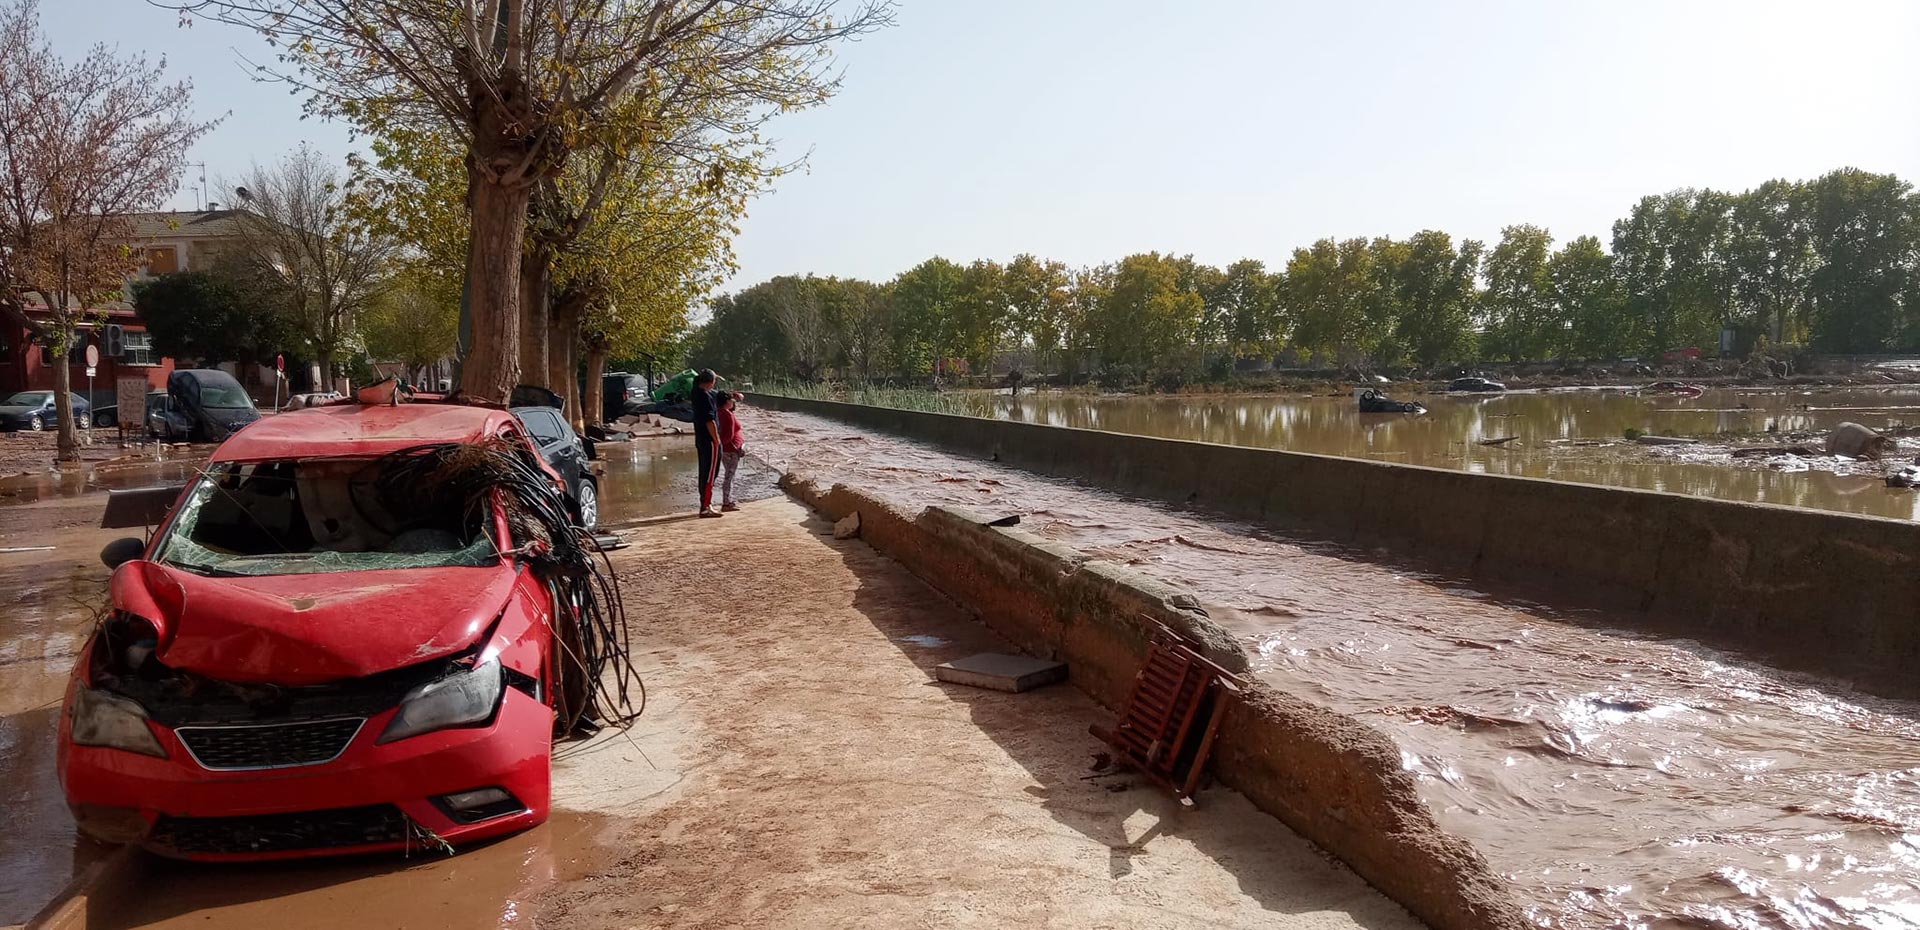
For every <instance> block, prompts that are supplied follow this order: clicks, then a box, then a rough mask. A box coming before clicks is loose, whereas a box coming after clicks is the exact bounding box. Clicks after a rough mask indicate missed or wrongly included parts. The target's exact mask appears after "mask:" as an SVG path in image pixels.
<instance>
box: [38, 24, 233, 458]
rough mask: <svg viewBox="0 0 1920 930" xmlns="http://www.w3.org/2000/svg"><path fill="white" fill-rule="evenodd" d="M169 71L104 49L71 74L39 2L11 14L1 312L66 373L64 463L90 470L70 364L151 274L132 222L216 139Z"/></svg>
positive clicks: (61, 387)
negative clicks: (203, 142) (204, 139)
mask: <svg viewBox="0 0 1920 930" xmlns="http://www.w3.org/2000/svg"><path fill="white" fill-rule="evenodd" d="M165 67H166V63H165V62H164V61H162V62H161V63H160V64H158V65H149V64H148V63H147V60H146V58H145V57H142V56H134V57H126V58H123V57H120V56H119V55H118V54H117V53H116V52H115V50H113V49H110V48H108V47H107V46H105V45H95V46H94V47H92V48H91V49H89V50H88V51H87V53H86V54H85V55H83V56H81V58H80V60H78V61H75V62H73V63H71V64H68V63H65V62H62V61H61V60H60V59H59V58H58V57H56V56H55V55H54V53H53V48H52V46H51V45H50V44H49V43H48V41H47V39H46V36H45V35H44V34H43V33H42V32H41V29H40V15H39V8H38V3H37V2H36V0H0V184H4V187H5V189H4V191H3V192H0V200H4V203H0V311H4V313H5V315H6V316H7V317H9V318H11V319H13V320H14V321H15V322H17V323H20V324H22V325H24V326H25V327H26V328H27V329H28V330H29V331H30V332H32V333H33V335H34V338H35V340H36V341H38V342H40V343H41V344H43V345H45V346H46V347H47V348H48V349H49V351H50V352H51V353H52V354H53V357H54V358H55V359H56V360H57V361H56V362H55V364H54V366H53V371H54V387H55V391H54V394H55V400H54V404H55V409H56V410H57V411H58V414H59V418H60V438H59V452H58V457H59V459H60V460H61V461H76V460H78V459H79V457H80V449H79V437H78V434H77V433H76V431H75V423H74V420H73V405H72V403H71V401H70V399H69V394H70V391H71V389H72V377H73V376H72V372H71V371H70V370H69V366H68V364H67V353H68V351H69V350H70V349H71V348H72V347H73V345H74V340H75V337H76V334H77V333H78V331H79V328H80V326H81V324H82V323H85V322H87V321H88V320H89V319H98V318H100V317H101V316H102V313H101V312H100V311H99V310H97V309H92V308H94V307H96V306H97V305H98V304H99V303H102V302H104V301H107V300H110V299H112V298H115V297H117V296H120V295H121V293H122V290H123V288H124V287H125V284H126V278H127V275H129V274H131V273H132V272H133V271H134V270H136V269H137V268H138V267H139V265H140V260H141V257H140V255H139V254H138V253H137V252H136V251H135V250H134V249H133V247H132V244H131V243H132V236H133V216H132V214H135V213H139V212H142V211H147V210H152V209H155V208H156V207H158V206H159V205H160V204H161V203H162V202H164V201H165V200H166V198H167V197H168V196H170V195H171V194H172V193H173V192H174V191H175V190H176V189H177V188H178V187H179V183H180V172H181V170H182V168H183V166H184V161H185V158H186V153H187V149H188V147H190V146H191V145H192V144H193V142H194V140H195V139H198V138H199V137H200V136H201V135H203V134H205V133H206V131H207V130H209V129H211V128H213V124H212V123H203V122H196V121H195V120H194V119H193V117H192V105H191V92H192V85H191V84H190V83H188V82H185V81H181V82H179V83H174V84H168V83H166V82H165V80H164V77H165V74H164V71H165ZM30 295H31V297H30ZM29 299H38V300H39V301H40V302H42V303H44V304H45V305H46V307H47V314H46V318H45V320H44V321H41V320H35V319H32V318H30V317H29V316H28V314H27V311H26V307H27V301H28V300H29Z"/></svg>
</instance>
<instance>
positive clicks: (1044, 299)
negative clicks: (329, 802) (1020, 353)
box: [1003, 253, 1073, 368]
mask: <svg viewBox="0 0 1920 930" xmlns="http://www.w3.org/2000/svg"><path fill="white" fill-rule="evenodd" d="M1003 281H1004V286H1005V289H1006V298H1007V312H1008V314H1009V317H1010V318H1009V320H1008V325H1009V327H1010V328H1011V329H1012V330H1013V332H1015V333H1017V334H1018V335H1020V336H1023V337H1025V338H1026V340H1027V342H1028V344H1029V345H1031V346H1032V347H1033V351H1034V355H1035V359H1036V361H1042V362H1044V361H1045V360H1048V359H1051V360H1052V361H1053V363H1054V366H1055V367H1056V368H1065V367H1066V360H1065V354H1064V350H1065V344H1066V336H1067V331H1068V329H1069V328H1070V324H1069V322H1068V317H1069V314H1070V310H1071V305H1072V300H1073V291H1072V284H1073V275H1072V274H1071V273H1070V272H1069V271H1068V270H1067V266H1066V265H1065V264H1062V263H1060V262H1055V261H1042V260H1041V259H1039V258H1036V257H1034V256H1033V255H1030V254H1026V253H1022V254H1020V255H1016V256H1014V257H1013V261H1011V262H1008V263H1007V268H1006V274H1005V276H1004V278H1003Z"/></svg>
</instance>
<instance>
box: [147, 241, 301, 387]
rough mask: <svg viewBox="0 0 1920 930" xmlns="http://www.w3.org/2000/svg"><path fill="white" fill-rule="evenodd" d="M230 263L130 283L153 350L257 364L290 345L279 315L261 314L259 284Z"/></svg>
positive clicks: (182, 356) (210, 360)
mask: <svg viewBox="0 0 1920 930" xmlns="http://www.w3.org/2000/svg"><path fill="white" fill-rule="evenodd" d="M239 271H240V269H238V268H236V267H234V265H232V264H231V263H223V264H221V265H216V266H215V267H214V268H213V269H212V270H208V271H180V272H175V273H173V274H164V275H161V276H159V277H157V278H151V279H149V280H146V281H141V282H139V283H137V284H135V285H134V286H133V308H134V310H135V311H136V312H138V313H139V314H140V320H141V322H143V323H145V324H146V327H147V332H148V333H150V334H151V335H152V336H153V349H154V351H155V352H156V353H158V354H160V355H165V356H169V357H172V358H178V359H198V360H199V361H200V362H202V363H203V364H205V365H208V366H212V365H218V364H220V363H221V362H257V361H261V360H263V359H267V358H268V357H269V356H271V355H272V354H273V353H274V352H275V351H277V350H278V349H281V348H286V347H289V346H291V344H292V342H293V341H294V338H293V337H292V335H291V334H289V333H287V332H285V331H284V326H283V325H282V321H281V317H280V316H279V315H278V314H274V313H262V312H260V308H261V307H262V306H263V305H264V302H263V301H262V300H261V298H260V293H261V291H262V289H263V283H262V282H259V281H255V280H252V279H249V278H246V277H244V276H243V275H241V274H240V273H239Z"/></svg>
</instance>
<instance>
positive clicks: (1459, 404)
mask: <svg viewBox="0 0 1920 930" xmlns="http://www.w3.org/2000/svg"><path fill="white" fill-rule="evenodd" d="M1382 387H1384V388H1386V389H1388V391H1389V393H1392V394H1393V396H1396V397H1400V398H1402V399H1406V400H1418V401H1420V402H1422V403H1424V404H1426V406H1427V408H1428V409H1427V413H1426V414H1424V415H1417V416H1416V415H1407V414H1381V413H1366V414H1363V413H1361V412H1359V409H1358V407H1357V405H1356V404H1355V403H1354V400H1353V398H1352V397H1350V396H1343V397H1326V396H1307V395H1297V394H1296V395H1268V396H1245V395H1233V396H1217V397H1210V396H1205V395H1192V396H1185V395H1174V396H1167V395H1160V396H1144V397H1143V396H1135V395H1097V394H1083V393H1074V392H1063V391H1044V392H1037V393H1032V392H1030V393H1025V394H1021V395H1019V396H1018V397H1011V396H1008V395H1007V394H1006V393H1005V392H1000V393H995V394H989V393H985V392H956V393H954V394H952V395H949V396H950V397H953V398H955V399H956V400H957V401H958V402H959V403H960V404H962V405H963V406H965V407H967V408H969V409H970V410H971V411H972V412H974V413H975V414H977V415H990V416H994V417H998V418H1001V419H1012V420H1020V421H1024V422H1028V423H1042V424H1046V425H1049V426H1072V427H1079V428H1083V429H1102V430H1111V431H1114V432H1121V433H1137V434H1141V435H1146V436H1163V437H1167V438H1172V439H1197V440H1202V441H1205V442H1217V443H1224V444H1228V445H1237V446H1253V447H1256V448H1262V449H1289V450H1293V451H1297V452H1316V453H1322V454H1326V455H1342V456H1349V457H1352V458H1367V459H1373V460H1376V461H1385V462H1401V463H1405V464H1411V465H1429V466H1434V467H1438V468H1457V469H1462V470H1465V471H1475V472H1485V473H1489V474H1501V475H1528V476H1531V477H1535V478H1554V479H1558V480H1561V481H1581V482H1587V483H1591V484H1606V485H1614V486H1618V487H1630V488H1647V489H1651V490H1656V491H1673V492H1677V493H1681V494H1697V495H1702V496H1706V497H1717V498H1722V499H1725V500H1739V501H1762V502H1766V503H1774V504H1788V505H1792V506H1797V507H1814V508H1819V509H1822V510H1838V511H1844V512H1848V513H1865V514H1874V515H1877V516H1883V517H1896V518H1901V519H1913V518H1915V517H1916V516H1920V495H1916V494H1915V493H1914V492H1912V491H1908V490H1899V489H1889V488H1887V487H1886V486H1885V482H1884V480H1883V478H1884V472H1883V468H1884V466H1881V465H1879V464H1878V463H1842V462H1835V461H1834V460H1833V459H1831V458H1824V459H1810V460H1806V461H1793V462H1791V463H1782V462H1780V461H1772V462H1763V461H1759V460H1755V461H1751V462H1736V461H1733V460H1731V459H1729V458H1728V457H1727V456H1725V455H1724V450H1722V453H1723V454H1721V455H1718V456H1714V455H1697V454H1688V450H1682V449H1676V448H1672V447H1668V448H1653V447H1647V446H1639V445H1634V444H1632V443H1628V442H1626V441H1625V440H1624V439H1623V438H1622V437H1623V435H1624V434H1625V432H1626V431H1627V429H1629V428H1632V429H1637V430H1640V431H1642V432H1645V433H1651V434H1673V435H1678V436H1709V437H1710V436H1716V435H1719V434H1728V433H1733V434H1755V435H1759V436H1764V435H1765V434H1766V433H1767V430H1768V428H1769V427H1772V428H1773V429H1775V430H1777V431H1778V432H1779V433H1781V434H1785V435H1792V434H1802V435H1805V434H1813V435H1815V436H1824V434H1825V432H1826V431H1827V430H1829V429H1831V428H1832V427H1834V426H1835V425H1837V424H1839V423H1842V422H1846V421H1853V422H1856V423H1860V424H1862V425H1865V426H1869V427H1873V428H1875V429H1882V428H1886V427H1898V426H1915V425H1920V388H1916V387H1911V386H1909V387H1899V388H1858V387H1842V388H1790V389H1778V388H1776V389H1769V390H1734V389H1716V390H1711V391H1707V392H1706V393H1704V394H1702V395H1701V396H1699V397H1675V396H1661V395H1649V394H1638V393H1633V392H1631V391H1629V390H1625V389H1566V390H1553V391H1545V392H1536V391H1514V392H1509V393H1505V394H1476V395H1462V394H1417V395H1416V394H1398V393H1393V392H1395V391H1396V390H1397V388H1396V386H1394V385H1382ZM1509 436H1511V437H1515V438H1514V439H1513V441H1511V442H1508V443H1504V444H1501V445H1497V446H1485V445H1480V441H1481V440H1488V439H1500V438H1503V437H1509ZM1783 441H1784V440H1783ZM1812 445H1814V446H1816V447H1817V446H1819V445H1820V442H1819V440H1818V439H1814V440H1813V441H1812ZM1902 451H1903V454H1901V455H1898V456H1892V457H1889V458H1890V460H1898V461H1901V462H1911V461H1912V460H1913V458H1914V455H1915V454H1916V452H1920V441H1916V440H1914V439H1905V440H1902ZM1783 464H1784V465H1785V466H1786V467H1784V468H1783V467H1782V465H1783ZM1769 465H1771V466H1772V467H1768V466H1769Z"/></svg>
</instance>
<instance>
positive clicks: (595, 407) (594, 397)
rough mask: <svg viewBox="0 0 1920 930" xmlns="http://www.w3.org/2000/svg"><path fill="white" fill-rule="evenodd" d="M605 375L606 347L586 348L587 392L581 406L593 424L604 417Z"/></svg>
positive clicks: (605, 406) (596, 344)
mask: <svg viewBox="0 0 1920 930" xmlns="http://www.w3.org/2000/svg"><path fill="white" fill-rule="evenodd" d="M606 373H607V349H606V347H605V346H603V345H600V344H598V343H595V344H593V345H589V346H587V391H586V399H585V401H583V404H584V406H585V415H586V417H587V419H589V420H592V421H593V422H595V423H598V422H600V421H601V420H602V419H604V418H605V416H606V409H607V401H606V397H605V390H606V379H605V375H606Z"/></svg>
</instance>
